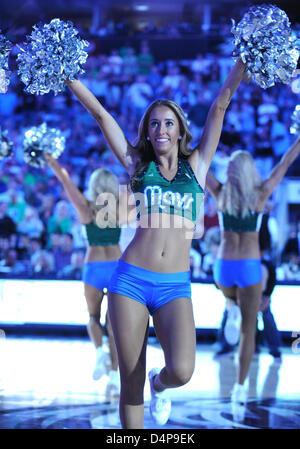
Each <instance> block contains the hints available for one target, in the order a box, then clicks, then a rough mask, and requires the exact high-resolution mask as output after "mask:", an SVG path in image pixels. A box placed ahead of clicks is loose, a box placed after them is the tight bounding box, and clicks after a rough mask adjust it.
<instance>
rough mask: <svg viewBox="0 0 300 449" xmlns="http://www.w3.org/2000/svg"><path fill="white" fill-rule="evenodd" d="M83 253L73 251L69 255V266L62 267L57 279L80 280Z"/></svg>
mask: <svg viewBox="0 0 300 449" xmlns="http://www.w3.org/2000/svg"><path fill="white" fill-rule="evenodd" d="M84 254H85V252H84V251H75V252H73V253H72V255H71V260H70V264H69V265H66V266H65V267H63V268H62V269H61V270H60V271H59V272H58V275H57V277H58V278H59V279H74V280H77V281H81V280H82V268H83V264H84Z"/></svg>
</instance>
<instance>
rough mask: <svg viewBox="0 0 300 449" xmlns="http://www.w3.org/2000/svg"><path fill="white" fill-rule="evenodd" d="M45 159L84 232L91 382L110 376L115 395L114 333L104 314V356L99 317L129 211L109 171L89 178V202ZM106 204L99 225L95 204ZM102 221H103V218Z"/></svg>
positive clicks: (98, 208)
mask: <svg viewBox="0 0 300 449" xmlns="http://www.w3.org/2000/svg"><path fill="white" fill-rule="evenodd" d="M45 158H46V160H47V162H48V164H49V166H50V167H51V169H52V170H53V172H54V174H55V175H56V177H57V179H58V180H59V181H60V182H61V184H62V186H63V188H64V190H65V192H66V194H67V196H68V198H69V199H70V201H71V203H72V204H73V206H74V207H75V209H76V210H77V212H78V215H79V220H80V222H81V223H82V225H83V226H84V228H85V231H86V239H87V249H86V255H85V262H84V266H83V273H82V280H83V283H84V294H85V298H86V301H87V307H88V312H89V316H90V319H89V323H88V326H87V329H88V333H89V336H90V338H91V340H92V342H93V343H94V345H95V348H96V364H95V369H94V372H93V378H94V380H98V379H100V378H101V377H102V376H103V375H104V374H109V382H108V388H109V389H110V392H111V393H112V394H115V393H116V394H118V393H119V374H118V361H117V354H116V348H115V342H114V338H113V333H112V330H111V325H110V321H109V317H108V314H107V316H106V325H107V332H108V344H109V352H107V351H105V350H104V349H103V343H102V338H103V330H102V327H101V324H100V314H101V303H102V301H103V297H104V294H105V289H107V288H108V284H109V281H110V278H111V276H112V273H113V272H114V270H115V268H116V266H117V260H118V259H119V258H120V256H121V249H120V245H119V240H120V234H121V229H120V224H121V223H123V221H124V222H125V221H126V220H127V212H128V210H129V209H127V208H126V204H125V201H126V199H127V195H125V194H124V195H122V196H121V197H120V198H121V199H120V202H119V183H118V180H117V178H116V176H115V175H114V174H113V173H111V172H110V171H109V170H107V169H101V168H100V169H97V170H95V171H94V172H93V173H92V174H91V176H90V179H89V186H88V195H87V196H88V198H89V199H87V198H85V196H84V195H83V194H82V193H81V192H80V190H79V189H78V188H77V186H76V185H75V184H74V182H73V181H72V179H71V177H70V176H69V174H68V172H67V171H66V169H65V168H63V167H62V166H61V165H60V164H59V162H58V161H57V160H56V159H54V158H53V157H52V156H51V155H50V154H48V153H45ZM99 195H100V196H99ZM106 201H108V202H109V203H110V209H105V208H104V209H102V210H103V211H104V210H105V211H108V215H107V217H106V218H107V220H106V221H104V220H102V223H101V217H100V219H99V215H98V214H99V213H100V212H101V206H97V204H96V203H98V204H99V203H101V204H102V205H104V204H106ZM120 203H121V204H120ZM123 206H124V207H123ZM105 213H106V212H105ZM103 218H105V214H104V215H103ZM99 225H100V226H99ZM110 367H111V369H110Z"/></svg>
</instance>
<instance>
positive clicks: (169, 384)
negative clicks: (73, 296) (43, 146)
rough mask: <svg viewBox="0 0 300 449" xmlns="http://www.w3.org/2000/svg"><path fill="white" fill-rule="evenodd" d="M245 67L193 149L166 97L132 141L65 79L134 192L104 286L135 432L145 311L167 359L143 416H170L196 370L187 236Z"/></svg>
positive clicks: (126, 421)
mask: <svg viewBox="0 0 300 449" xmlns="http://www.w3.org/2000/svg"><path fill="white" fill-rule="evenodd" d="M244 74H245V64H244V63H243V62H242V60H241V59H239V60H238V61H237V62H236V63H235V65H234V67H233V68H232V70H231V72H230V73H229V75H228V77H227V79H226V80H225V82H224V85H223V86H222V87H221V89H220V92H219V94H218V95H217V97H216V99H215V101H214V102H213V104H212V106H211V108H210V110H209V113H208V117H207V121H206V124H205V127H204V130H203V134H202V138H201V140H200V142H199V144H198V145H197V146H196V147H195V148H194V149H193V150H192V149H191V148H190V141H191V139H192V136H191V134H190V131H189V128H188V124H187V121H186V117H185V115H184V113H183V111H182V110H181V108H180V107H179V106H178V105H177V104H176V103H174V102H173V101H170V100H164V99H162V100H157V101H155V102H154V103H152V104H151V105H150V106H149V107H148V108H147V110H146V112H145V114H144V116H143V118H142V120H141V123H140V126H139V130H138V138H137V141H136V142H135V143H134V144H132V143H130V142H129V141H128V139H127V138H126V136H125V134H124V133H123V131H122V130H121V128H120V127H119V125H118V124H117V122H116V120H115V119H114V118H113V117H112V115H111V114H110V113H109V112H108V111H107V110H106V109H105V108H104V107H103V106H102V105H101V104H100V103H99V101H98V99H97V98H96V97H95V96H94V95H93V94H92V93H91V92H90V91H89V89H87V88H86V86H84V84H82V83H81V82H80V81H79V80H75V81H67V84H68V86H69V88H70V89H71V91H72V92H73V93H74V95H75V96H76V97H77V98H78V100H79V101H80V102H81V103H82V104H83V106H84V107H85V108H86V109H87V110H88V111H89V112H90V113H91V115H92V116H93V117H94V118H95V119H96V121H97V123H98V124H99V126H100V128H101V130H102V132H103V134H104V137H105V138H106V141H107V143H108V145H109V147H110V148H111V150H112V151H113V153H114V154H115V155H116V157H117V158H118V159H119V161H120V162H121V164H122V165H123V166H124V168H125V169H126V170H127V172H128V174H129V176H130V184H131V190H132V191H133V192H134V195H135V199H136V210H137V219H138V221H137V227H136V232H135V236H134V237H133V239H132V241H131V242H130V243H129V245H128V246H127V248H126V250H125V251H124V252H123V254H122V256H121V259H120V260H119V262H118V266H117V268H116V271H115V272H114V274H113V276H112V278H111V282H110V285H109V288H108V291H109V296H108V308H109V314H110V320H111V324H112V328H113V333H114V338H115V342H116V347H117V352H118V362H119V369H120V379H121V393H120V419H121V423H122V427H123V428H126V429H141V428H143V424H144V385H145V377H146V374H145V371H146V347H147V337H148V323H149V314H152V318H153V324H154V328H155V332H156V335H157V338H158V340H159V342H160V344H161V346H162V349H163V352H164V360H165V366H164V367H162V368H161V369H159V368H153V369H151V370H150V372H149V382H150V391H151V400H150V413H151V416H152V418H153V420H154V421H155V422H156V423H157V424H158V425H163V424H165V423H166V422H167V421H168V418H169V416H170V413H171V401H170V398H169V396H168V389H170V388H176V387H179V386H182V385H184V384H186V383H187V382H188V381H189V379H190V378H191V376H192V374H193V372H194V366H195V347H196V332H195V324H194V317H193V308H192V302H191V281H190V247H191V241H192V238H193V231H194V227H195V224H196V223H199V222H200V221H202V222H203V208H202V200H203V189H204V186H205V179H206V174H207V171H208V169H209V166H210V163H211V160H212V158H213V155H214V153H215V150H216V148H217V145H218V142H219V138H220V134H221V129H222V124H223V119H224V114H225V111H226V108H227V107H228V105H229V103H230V101H231V98H232V95H233V94H234V92H235V90H236V89H237V87H238V85H239V84H240V82H241V81H242V79H243V77H244Z"/></svg>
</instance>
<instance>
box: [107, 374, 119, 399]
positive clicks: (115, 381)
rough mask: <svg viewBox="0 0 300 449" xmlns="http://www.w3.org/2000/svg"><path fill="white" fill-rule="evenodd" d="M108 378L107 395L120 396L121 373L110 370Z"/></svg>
mask: <svg viewBox="0 0 300 449" xmlns="http://www.w3.org/2000/svg"><path fill="white" fill-rule="evenodd" d="M108 376H109V380H108V382H107V385H106V394H107V395H108V394H109V396H120V390H121V385H120V375H119V371H116V370H110V372H109V374H108Z"/></svg>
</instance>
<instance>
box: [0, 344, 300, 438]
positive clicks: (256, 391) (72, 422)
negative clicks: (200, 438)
mask: <svg viewBox="0 0 300 449" xmlns="http://www.w3.org/2000/svg"><path fill="white" fill-rule="evenodd" d="M216 350H217V347H216V345H215V344H213V343H212V344H207V343H205V344H204V343H198V345H197V358H196V368H195V372H194V375H193V377H192V379H191V380H190V382H189V383H188V384H187V385H185V386H183V387H181V388H178V389H174V390H169V392H170V393H169V394H170V397H171V399H172V412H171V416H170V419H169V421H168V423H167V424H166V425H165V426H163V427H161V429H181V430H182V429H194V430H195V429H299V428H300V382H299V368H300V354H299V353H298V352H297V351H293V350H292V347H288V346H285V347H283V348H282V360H281V363H279V362H276V361H274V359H273V357H272V356H271V355H269V354H268V352H267V350H266V349H265V348H262V349H261V352H260V353H259V354H256V355H255V356H254V358H253V361H252V364H251V369H250V374H249V377H248V389H249V401H248V403H247V406H246V408H245V409H243V410H233V409H232V407H231V403H230V392H231V389H232V386H233V384H234V382H235V373H236V354H234V355H231V356H227V357H225V358H222V359H220V360H215V359H214V354H215V352H216ZM0 351H1V353H0V363H1V368H0V429H121V425H120V421H119V416H118V398H117V397H114V396H112V395H111V394H110V392H109V391H108V390H107V388H106V384H107V380H108V377H107V376H104V377H103V378H102V379H100V380H99V381H94V380H93V379H92V371H93V367H94V359H95V353H94V348H93V346H92V344H91V343H90V341H89V340H87V339H84V338H83V339H80V338H67V337H54V338H43V337H22V338H15V337H4V336H3V337H2V338H0ZM156 366H157V367H161V366H163V354H162V351H161V349H160V347H159V345H158V344H157V341H156V339H155V338H154V337H150V338H149V345H148V349H147V370H149V369H151V368H152V367H156ZM149 399H150V389H149V383H148V381H146V385H145V429H159V428H160V427H159V426H157V425H155V424H154V423H153V422H152V421H151V418H150V414H149Z"/></svg>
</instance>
